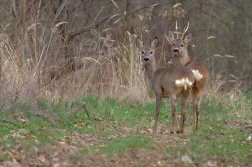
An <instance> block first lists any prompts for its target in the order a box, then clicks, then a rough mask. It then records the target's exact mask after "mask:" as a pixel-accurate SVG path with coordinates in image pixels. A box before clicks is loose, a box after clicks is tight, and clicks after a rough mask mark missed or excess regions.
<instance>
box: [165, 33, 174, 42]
mask: <svg viewBox="0 0 252 167" xmlns="http://www.w3.org/2000/svg"><path fill="white" fill-rule="evenodd" d="M167 40H168V42H169V43H171V42H172V41H174V40H175V37H174V34H173V32H172V31H169V34H168V37H167Z"/></svg>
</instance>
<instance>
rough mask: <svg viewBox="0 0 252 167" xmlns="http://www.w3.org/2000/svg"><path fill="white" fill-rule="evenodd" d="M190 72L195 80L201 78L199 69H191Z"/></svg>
mask: <svg viewBox="0 0 252 167" xmlns="http://www.w3.org/2000/svg"><path fill="white" fill-rule="evenodd" d="M192 72H193V75H194V77H195V79H196V80H200V79H202V78H203V75H202V74H201V73H200V72H199V70H192Z"/></svg>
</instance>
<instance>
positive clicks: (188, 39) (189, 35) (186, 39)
mask: <svg viewBox="0 0 252 167" xmlns="http://www.w3.org/2000/svg"><path fill="white" fill-rule="evenodd" d="M191 40H192V34H191V33H190V34H188V35H187V36H186V37H185V39H184V41H185V42H186V43H188V42H190V41H191Z"/></svg>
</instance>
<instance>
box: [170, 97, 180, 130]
mask: <svg viewBox="0 0 252 167" xmlns="http://www.w3.org/2000/svg"><path fill="white" fill-rule="evenodd" d="M176 104H177V102H176V97H171V105H172V128H171V132H170V133H171V134H174V129H175V126H176V129H177V133H180V129H179V126H178V120H177V113H176Z"/></svg>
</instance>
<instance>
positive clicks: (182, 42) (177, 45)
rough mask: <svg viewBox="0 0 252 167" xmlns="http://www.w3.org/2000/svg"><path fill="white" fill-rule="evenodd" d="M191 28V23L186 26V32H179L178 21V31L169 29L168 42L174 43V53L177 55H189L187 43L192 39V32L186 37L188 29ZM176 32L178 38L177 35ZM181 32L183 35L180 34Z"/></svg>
mask: <svg viewBox="0 0 252 167" xmlns="http://www.w3.org/2000/svg"><path fill="white" fill-rule="evenodd" d="M188 28H189V23H188V25H187V27H186V28H184V32H183V33H181V32H178V27H177V22H176V31H174V32H172V31H169V35H168V37H167V40H168V42H169V43H170V44H171V45H172V53H173V55H174V56H176V57H183V56H187V44H188V43H189V42H190V41H191V39H192V34H188V35H187V36H186V37H184V35H185V33H186V31H187V30H188ZM174 34H176V38H175V35H174ZM179 34H181V36H179Z"/></svg>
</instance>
